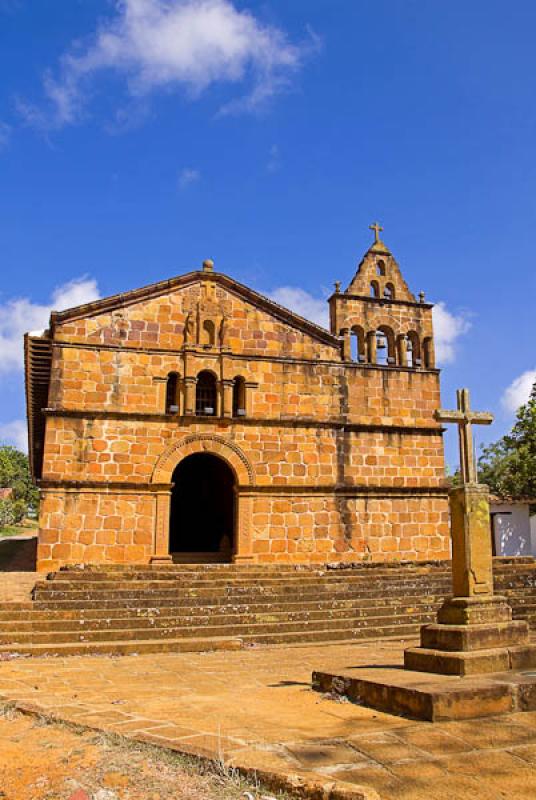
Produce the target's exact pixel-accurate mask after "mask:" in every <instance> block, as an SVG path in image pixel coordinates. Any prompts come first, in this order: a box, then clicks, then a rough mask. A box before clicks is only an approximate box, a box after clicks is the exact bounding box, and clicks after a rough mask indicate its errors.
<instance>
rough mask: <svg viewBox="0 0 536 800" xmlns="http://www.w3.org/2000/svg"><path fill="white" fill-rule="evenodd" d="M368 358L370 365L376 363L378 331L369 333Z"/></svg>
mask: <svg viewBox="0 0 536 800" xmlns="http://www.w3.org/2000/svg"><path fill="white" fill-rule="evenodd" d="M367 358H368V362H369V364H375V363H376V331H369V333H367Z"/></svg>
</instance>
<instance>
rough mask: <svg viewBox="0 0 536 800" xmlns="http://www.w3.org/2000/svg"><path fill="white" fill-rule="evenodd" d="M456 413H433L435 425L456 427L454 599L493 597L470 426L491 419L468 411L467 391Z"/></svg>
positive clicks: (484, 505)
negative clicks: (457, 479)
mask: <svg viewBox="0 0 536 800" xmlns="http://www.w3.org/2000/svg"><path fill="white" fill-rule="evenodd" d="M456 394H457V400H458V409H457V410H456V411H444V410H443V409H440V410H439V411H436V413H435V418H436V419H437V420H438V421H439V422H452V423H454V424H456V425H457V426H458V437H459V446H460V473H461V478H462V484H461V486H458V487H456V488H454V489H452V491H451V492H450V513H451V534H452V588H453V592H454V597H474V596H476V595H478V596H482V595H492V594H493V572H492V549H491V533H490V530H491V525H490V517H489V496H488V487H487V486H483V485H482V484H479V483H478V479H477V469H476V458H475V454H474V449H473V430H472V426H473V425H491V423H492V422H493V415H492V414H488V413H487V412H483V411H471V404H470V399H469V389H458V391H457V393H456Z"/></svg>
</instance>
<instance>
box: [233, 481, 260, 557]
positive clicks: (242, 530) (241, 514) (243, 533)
mask: <svg viewBox="0 0 536 800" xmlns="http://www.w3.org/2000/svg"><path fill="white" fill-rule="evenodd" d="M253 503H254V498H253V497H252V496H251V495H241V494H240V487H238V488H237V489H235V509H236V520H237V522H236V533H235V542H236V544H235V553H234V555H233V563H235V564H243V563H245V562H248V561H254V560H255V557H254V555H253V552H252V535H251V534H252V516H253Z"/></svg>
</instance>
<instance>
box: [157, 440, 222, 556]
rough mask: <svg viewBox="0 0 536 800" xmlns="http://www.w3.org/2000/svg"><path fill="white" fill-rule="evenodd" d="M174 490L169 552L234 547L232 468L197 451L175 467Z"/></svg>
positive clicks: (203, 550) (211, 456) (192, 551)
mask: <svg viewBox="0 0 536 800" xmlns="http://www.w3.org/2000/svg"><path fill="white" fill-rule="evenodd" d="M172 482H173V484H174V486H173V489H172V491H171V514H170V526H169V550H170V553H220V554H221V555H222V557H224V558H225V557H227V558H228V559H229V560H230V559H231V555H232V553H233V550H234V531H235V492H234V484H235V479H234V474H233V471H232V470H231V468H230V467H229V466H228V465H227V464H226V463H225V461H223V460H222V459H221V458H218V457H217V456H213V455H210V454H209V453H195V454H194V455H191V456H187V458H185V459H184V460H183V461H181V462H180V464H179V465H178V466H177V467H176V469H175V471H174V473H173V478H172Z"/></svg>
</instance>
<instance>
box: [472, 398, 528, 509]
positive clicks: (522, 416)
mask: <svg viewBox="0 0 536 800" xmlns="http://www.w3.org/2000/svg"><path fill="white" fill-rule="evenodd" d="M478 470H479V480H480V481H481V482H482V483H487V484H488V486H489V487H490V489H491V490H492V492H494V493H496V494H498V495H501V496H503V497H512V498H514V499H515V498H522V497H528V498H531V499H533V498H536V383H535V384H534V386H533V387H532V391H531V393H530V397H529V399H528V401H527V402H526V403H525V405H523V406H521V407H520V408H519V410H518V412H517V416H516V421H515V423H514V426H513V428H512V430H511V431H510V433H507V434H506V436H503V437H502V439H499V441H498V442H495V443H494V444H490V445H489V446H488V447H485V448H484V450H483V451H482V455H481V456H480V458H479V460H478Z"/></svg>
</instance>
